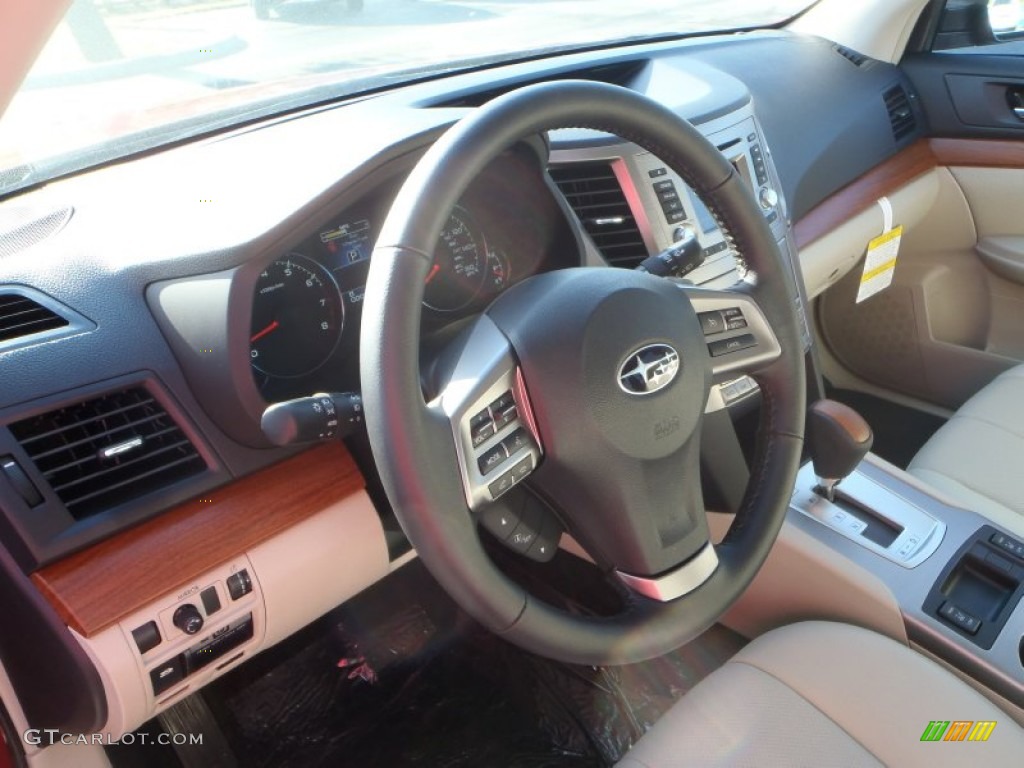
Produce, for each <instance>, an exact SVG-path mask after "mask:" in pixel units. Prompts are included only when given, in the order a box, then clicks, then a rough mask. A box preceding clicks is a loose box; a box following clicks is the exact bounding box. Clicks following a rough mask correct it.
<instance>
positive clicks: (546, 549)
mask: <svg viewBox="0 0 1024 768" xmlns="http://www.w3.org/2000/svg"><path fill="white" fill-rule="evenodd" d="M561 538H562V526H561V525H559V523H558V521H557V520H556V519H555V518H554V516H552V515H545V516H544V519H543V522H542V523H541V526H540V530H539V531H538V532H537V537H536V538H535V539H534V540H533V544H532V545H531V546H530V548H529V549H528V550H527V551H526V556H527V557H528V558H530V559H531V560H536V561H537V562H538V563H546V562H548V561H549V560H550V559H551V558H553V557H554V556H555V552H557V551H558V542H559V540H560V539H561Z"/></svg>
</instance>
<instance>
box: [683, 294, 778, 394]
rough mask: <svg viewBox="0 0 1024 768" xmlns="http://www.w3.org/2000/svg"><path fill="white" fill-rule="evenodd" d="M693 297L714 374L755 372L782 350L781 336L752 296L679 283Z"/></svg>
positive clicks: (769, 362) (691, 299) (775, 358)
mask: <svg viewBox="0 0 1024 768" xmlns="http://www.w3.org/2000/svg"><path fill="white" fill-rule="evenodd" d="M679 287H680V289H681V290H682V291H683V292H684V293H685V294H686V295H687V297H688V298H689V299H690V303H691V304H692V305H693V308H694V310H695V311H696V312H697V317H698V318H699V319H700V324H701V330H703V331H704V338H705V341H706V342H707V346H708V354H709V355H710V357H711V370H712V374H713V375H714V376H715V378H716V379H718V378H719V377H721V376H724V375H725V374H729V373H738V374H748V375H750V374H754V373H756V372H757V371H759V370H762V369H763V368H766V367H767V366H769V365H771V364H772V363H774V362H775V361H776V360H778V359H779V356H780V355H781V354H782V347H781V346H780V345H779V340H778V339H777V338H776V336H775V332H774V331H772V327H771V325H769V323H768V320H767V318H766V317H765V315H764V312H762V311H761V307H760V306H758V303H757V301H755V300H754V298H753V297H751V296H749V295H747V294H745V293H741V292H739V291H714V290H708V289H705V288H698V287H696V286H691V285H680V286H679Z"/></svg>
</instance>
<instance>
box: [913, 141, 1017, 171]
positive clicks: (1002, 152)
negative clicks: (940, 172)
mask: <svg viewBox="0 0 1024 768" xmlns="http://www.w3.org/2000/svg"><path fill="white" fill-rule="evenodd" d="M929 144H930V145H931V148H932V153H933V154H934V155H935V159H936V160H937V161H938V164H939V165H945V166H950V167H956V166H964V167H970V168H1024V141H997V140H992V139H931V140H930V141H929Z"/></svg>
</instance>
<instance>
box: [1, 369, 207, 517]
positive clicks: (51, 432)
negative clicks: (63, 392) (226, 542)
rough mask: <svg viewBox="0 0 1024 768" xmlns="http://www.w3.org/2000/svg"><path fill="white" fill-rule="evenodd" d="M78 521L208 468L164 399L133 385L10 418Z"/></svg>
mask: <svg viewBox="0 0 1024 768" xmlns="http://www.w3.org/2000/svg"><path fill="white" fill-rule="evenodd" d="M10 430H11V433H12V434H13V435H14V437H15V438H16V439H17V440H18V442H19V443H21V447H22V448H24V449H25V452H26V453H27V454H28V455H29V457H30V458H31V459H32V461H33V462H35V465H36V468H37V469H38V470H39V472H40V473H41V474H42V475H43V476H44V477H45V478H46V480H47V482H49V484H50V487H51V488H52V489H53V492H54V493H55V494H57V496H58V497H59V498H60V500H61V501H62V502H64V506H66V507H67V509H68V512H70V513H71V516H72V517H73V518H75V519H76V520H82V519H83V518H86V517H91V516H92V515H96V514H99V513H100V512H104V511H106V510H107V509H110V508H112V507H114V506H117V505H118V504H123V503H125V502H127V501H131V500H133V499H137V498H139V497H141V496H144V495H146V494H148V493H152V492H154V491H158V490H160V489H162V488H165V487H167V486H169V485H171V484H173V483H176V482H178V481H180V480H184V479H185V478H187V477H191V476H193V475H196V474H199V473H201V472H203V471H204V470H205V469H206V462H205V461H204V460H203V458H202V457H201V456H200V455H199V453H198V451H196V449H195V446H193V445H192V443H191V442H190V441H189V439H188V437H186V436H185V433H184V432H182V431H181V428H180V427H179V426H178V425H177V424H176V423H175V422H174V420H173V419H172V418H171V417H170V415H169V414H168V413H167V411H166V410H164V408H163V406H162V405H160V403H159V402H157V401H156V399H155V398H154V397H153V396H152V395H151V394H150V393H149V392H148V391H147V390H146V389H145V388H143V387H131V388H129V389H124V390H121V391H118V392H111V393H109V394H106V395H101V396H100V397H97V398H93V399H91V400H86V401H84V402H81V403H77V404H75V405H69V406H66V407H64V408H58V409H57V410H54V411H50V412H48V413H44V414H42V415H39V416H32V417H30V418H27V419H24V420H22V421H18V422H15V423H13V424H11V425H10Z"/></svg>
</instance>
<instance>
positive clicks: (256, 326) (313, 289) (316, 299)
mask: <svg viewBox="0 0 1024 768" xmlns="http://www.w3.org/2000/svg"><path fill="white" fill-rule="evenodd" d="M344 319H345V315H344V305H343V304H342V301H341V294H340V293H339V292H338V286H337V284H336V283H335V282H334V278H333V277H331V273H330V272H328V271H327V270H326V269H324V268H323V267H322V266H320V265H319V264H317V263H316V262H315V261H311V260H310V259H307V258H306V257H305V256H301V255H299V254H294V253H293V254H289V255H288V257H287V258H285V259H280V260H278V261H275V262H274V263H272V264H271V265H270V266H268V267H267V268H266V269H265V270H263V272H262V273H261V274H260V277H259V280H257V282H256V295H255V296H254V297H253V302H252V330H251V331H250V338H249V356H250V357H251V358H252V366H253V368H255V369H256V370H258V371H260V372H261V373H264V374H266V375H267V376H273V377H277V378H294V377H296V376H304V375H305V374H307V373H311V372H313V371H315V370H316V369H317V368H319V367H320V366H321V365H323V364H324V363H325V362H326V361H327V358H329V357H330V356H331V353H332V352H333V351H334V348H335V347H336V346H337V344H338V339H339V338H340V337H341V329H342V325H343V323H344Z"/></svg>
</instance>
